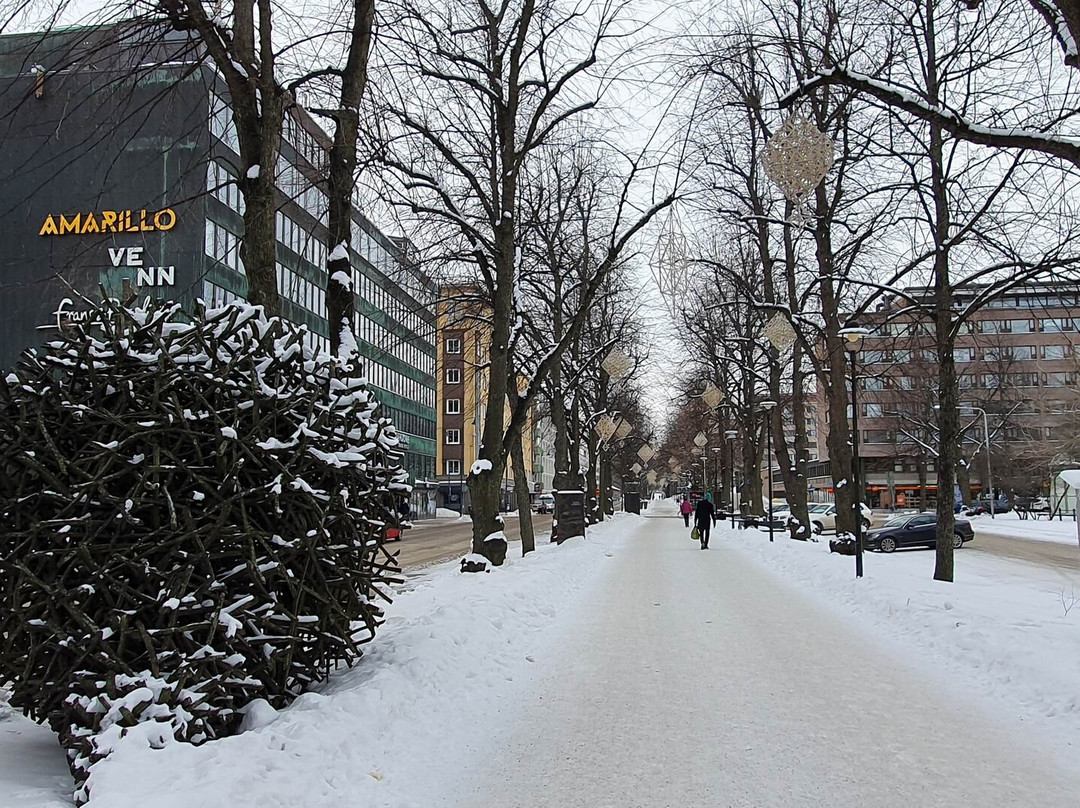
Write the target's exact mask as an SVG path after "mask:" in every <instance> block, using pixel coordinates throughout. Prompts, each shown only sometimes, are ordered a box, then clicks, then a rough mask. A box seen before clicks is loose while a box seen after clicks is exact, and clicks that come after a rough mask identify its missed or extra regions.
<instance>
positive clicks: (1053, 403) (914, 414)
mask: <svg viewBox="0 0 1080 808" xmlns="http://www.w3.org/2000/svg"><path fill="white" fill-rule="evenodd" d="M978 406H979V404H978V403H976V402H970V401H962V402H960V409H961V410H972V408H977V407H978ZM1000 406H1002V407H1007V409H1008V411H1009V412H1011V413H1016V414H1020V415H1034V414H1039V413H1041V414H1050V415H1055V414H1056V415H1062V414H1066V413H1069V412H1073V411H1075V410H1076V407H1077V402H1075V401H1073V402H1069V401H1065V400H1063V399H1045V400H1040V401H1034V400H1032V399H1022V400H1019V401H1009V402H1006V403H1003V404H1001V405H1000ZM859 412H860V413H862V415H864V416H865V417H867V418H890V417H892V418H909V419H912V420H914V421H918V420H920V419H926V418H930V417H931V416H930V415H929V414H928V412H927V410H926V408H925V407H920V406H919V405H918V404H907V403H904V402H897V403H890V404H882V403H879V402H874V401H870V402H866V403H865V404H863V405H861V406H860V407H859ZM848 417H849V418H850V417H851V405H850V404H849V405H848Z"/></svg>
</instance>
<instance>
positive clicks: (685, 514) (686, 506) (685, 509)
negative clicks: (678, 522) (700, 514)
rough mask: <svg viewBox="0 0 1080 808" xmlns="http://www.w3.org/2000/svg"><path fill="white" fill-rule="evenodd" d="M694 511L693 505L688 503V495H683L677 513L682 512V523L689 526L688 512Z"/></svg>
mask: <svg viewBox="0 0 1080 808" xmlns="http://www.w3.org/2000/svg"><path fill="white" fill-rule="evenodd" d="M693 512H694V506H693V505H691V504H690V497H683V501H682V505H680V506H679V513H681V514H682V520H683V524H684V525H686V526H687V527H690V514H692V513H693Z"/></svg>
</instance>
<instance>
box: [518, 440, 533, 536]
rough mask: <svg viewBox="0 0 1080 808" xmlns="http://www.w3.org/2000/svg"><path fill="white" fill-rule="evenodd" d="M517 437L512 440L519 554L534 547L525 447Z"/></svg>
mask: <svg viewBox="0 0 1080 808" xmlns="http://www.w3.org/2000/svg"><path fill="white" fill-rule="evenodd" d="M522 443H523V442H522V440H521V438H520V437H519V438H518V439H517V440H516V441H514V451H513V464H514V495H515V496H516V497H517V506H518V527H519V528H520V530H521V554H522V555H525V554H526V553H531V552H532V551H533V550H535V549H536V538H535V536H534V535H533V523H532V508H530V507H529V477H528V475H527V474H526V472H525V449H524V446H523V445H522Z"/></svg>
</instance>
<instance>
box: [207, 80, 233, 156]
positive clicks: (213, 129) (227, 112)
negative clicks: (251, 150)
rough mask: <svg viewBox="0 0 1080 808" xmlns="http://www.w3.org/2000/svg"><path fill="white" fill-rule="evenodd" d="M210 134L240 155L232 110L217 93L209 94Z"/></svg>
mask: <svg viewBox="0 0 1080 808" xmlns="http://www.w3.org/2000/svg"><path fill="white" fill-rule="evenodd" d="M210 133H211V134H212V135H213V136H214V137H216V138H217V139H218V140H220V141H221V142H222V143H224V144H225V145H226V146H228V147H229V148H230V149H232V150H233V151H234V152H236V153H237V154H239V153H240V140H239V139H238V138H237V136H236V125H235V124H234V123H233V116H232V110H231V109H230V108H229V105H228V104H226V103H225V102H224V101H223V100H222V99H221V97H220V96H218V94H217V93H213V92H212V93H210Z"/></svg>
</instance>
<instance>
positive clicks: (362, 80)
mask: <svg viewBox="0 0 1080 808" xmlns="http://www.w3.org/2000/svg"><path fill="white" fill-rule="evenodd" d="M374 17H375V0H353V22H352V31H351V34H350V37H349V53H348V57H347V60H346V63H345V69H344V70H343V71H342V74H341V93H340V97H339V105H338V109H337V110H336V111H335V114H334V123H335V127H334V142H333V145H332V146H331V147H330V154H329V161H330V170H329V173H328V177H329V199H330V205H329V210H328V212H327V229H328V230H329V231H330V250H331V252H330V255H333V256H334V258H333V259H331V260H328V261H327V262H326V273H327V286H326V315H327V322H328V323H329V326H330V352H331V353H332V354H334V355H335V356H340V357H342V358H343V359H344V360H345V361H346V362H348V363H350V364H352V365H354V368H353V370H354V371H357V370H358V368H357V367H355V366H357V365H358V364H359V357H358V356H353V355H352V354H353V352H354V350H355V345H356V340H355V328H354V325H355V317H356V303H355V297H354V294H355V292H356V290H355V289H354V288H353V274H352V262H351V261H350V260H349V252H348V246H349V244H351V243H352V215H353V202H352V193H353V186H354V184H355V182H356V176H355V175H356V162H357V158H356V145H357V139H358V137H359V131H360V102H361V100H362V99H363V96H364V88H365V87H366V86H367V75H368V72H367V65H368V54H369V53H370V52H371V29H372V23H373V21H374ZM339 244H340V245H344V246H345V250H344V251H341V250H339V251H337V253H336V254H335V252H334V249H335V248H336V247H337V246H338V245H339ZM343 343H344V346H345V350H344V351H342V344H343Z"/></svg>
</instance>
